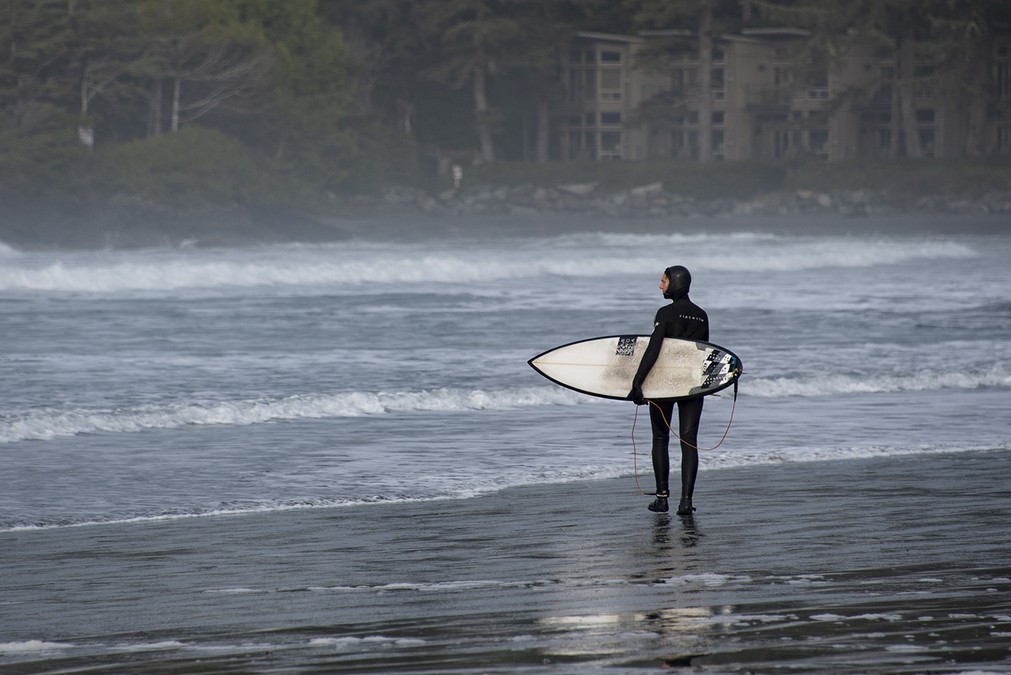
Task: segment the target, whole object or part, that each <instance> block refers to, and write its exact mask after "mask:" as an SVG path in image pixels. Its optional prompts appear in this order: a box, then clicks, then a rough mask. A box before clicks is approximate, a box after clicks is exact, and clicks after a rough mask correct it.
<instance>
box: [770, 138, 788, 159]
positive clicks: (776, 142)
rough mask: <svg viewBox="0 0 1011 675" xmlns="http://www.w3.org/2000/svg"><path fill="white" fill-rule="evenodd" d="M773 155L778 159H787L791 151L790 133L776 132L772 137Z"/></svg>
mask: <svg viewBox="0 0 1011 675" xmlns="http://www.w3.org/2000/svg"><path fill="white" fill-rule="evenodd" d="M772 141H773V148H772V153H773V155H774V156H775V158H776V159H782V158H783V157H786V153H787V151H789V149H790V133H789V132H788V131H774V132H773V135H772Z"/></svg>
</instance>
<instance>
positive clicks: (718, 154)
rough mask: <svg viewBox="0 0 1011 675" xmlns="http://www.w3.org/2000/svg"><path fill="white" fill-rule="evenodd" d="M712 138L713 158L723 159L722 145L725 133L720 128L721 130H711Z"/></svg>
mask: <svg viewBox="0 0 1011 675" xmlns="http://www.w3.org/2000/svg"><path fill="white" fill-rule="evenodd" d="M712 138H713V159H717V160H719V159H723V157H724V154H723V151H724V147H723V146H724V139H725V138H726V135H725V134H724V132H723V130H722V129H721V130H716V131H713V136H712Z"/></svg>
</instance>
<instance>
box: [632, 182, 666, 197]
mask: <svg viewBox="0 0 1011 675" xmlns="http://www.w3.org/2000/svg"><path fill="white" fill-rule="evenodd" d="M662 190H663V183H650V184H649V185H640V186H638V187H634V188H632V189H631V190H630V192H631V193H632V196H633V197H640V198H641V197H645V196H646V195H651V194H655V193H658V192H660V191H662Z"/></svg>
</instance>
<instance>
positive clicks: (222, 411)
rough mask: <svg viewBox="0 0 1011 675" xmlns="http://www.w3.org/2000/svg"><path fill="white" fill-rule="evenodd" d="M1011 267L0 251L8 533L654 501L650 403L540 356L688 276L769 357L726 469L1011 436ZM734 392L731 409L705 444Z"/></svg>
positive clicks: (383, 245)
mask: <svg viewBox="0 0 1011 675" xmlns="http://www.w3.org/2000/svg"><path fill="white" fill-rule="evenodd" d="M883 229H884V228H883ZM1008 261H1011V235H993V234H989V235H975V234H964V235H919V234H918V235H912V234H900V235H895V236H889V235H881V234H874V235H870V234H864V235H832V234H822V235H801V234H797V235H787V234H779V235H773V234H765V233H759V232H755V233H749V232H738V233H727V234H679V233H672V234H664V235H638V234H600V233H586V234H569V235H564V236H545V237H494V238H483V239H482V238H466V237H455V238H441V239H431V240H426V241H414V242H395V243H390V242H375V241H367V240H356V241H350V242H345V243H335V244H330V245H312V246H308V245H281V246H265V247H258V248H244V249H181V250H178V249H177V250H172V249H158V250H140V251H90V252H87V251H81V252H66V251H61V252H21V251H17V250H14V249H12V248H10V247H6V246H0V475H3V476H4V483H5V487H4V490H2V491H0V531H17V530H25V529H35V528H66V527H79V526H91V525H94V524H100V523H110V522H123V521H146V520H152V521H158V520H165V519H184V518H197V517H210V518H214V517H219V516H222V515H224V514H232V513H241V512H250V511H280V510H290V509H315V508H338V507H341V506H344V505H351V504H369V503H389V502H397V501H411V502H415V501H419V500H435V499H466V498H473V497H476V496H480V495H486V494H489V493H493V492H496V491H499V490H501V489H503V488H506V487H511V486H520V485H534V484H544V483H572V482H579V481H586V480H593V479H598V478H606V477H619V476H620V477H628V479H629V482H630V485H631V486H632V487H633V488H634V482H633V479H632V477H633V474H634V473H636V472H638V475H639V483H640V484H641V485H642V486H643V488H644V489H646V490H649V489H650V488H651V487H652V476H651V473H650V468H649V461H648V450H649V448H648V446H649V430H648V421H647V418H646V416H645V415H643V414H640V415H639V416H638V426H637V427H636V431H635V435H634V437H633V434H632V429H633V423H634V422H636V410H635V406H633V405H632V404H631V403H623V402H616V401H605V400H599V399H594V398H591V397H588V396H584V395H581V394H577V393H575V392H572V391H569V390H566V389H563V388H561V387H558V386H556V385H554V384H552V383H550V382H548V381H547V380H545V379H543V378H541V377H540V376H539V375H538V374H537V373H535V372H534V371H533V370H532V369H531V368H530V367H528V366H527V364H526V360H527V359H528V358H530V357H531V356H533V355H535V354H537V353H539V352H542V351H544V350H546V349H548V348H551V347H554V346H557V345H559V344H563V343H566V342H571V341H574V340H578V339H583V338H589V337H594V336H599V335H611V334H618V333H622V334H627V333H636V332H641V333H648V332H649V330H650V329H651V326H652V317H653V314H654V312H655V311H656V309H657V308H658V307H659V306H660V305H661V304H662V302H663V301H662V298H661V296H660V291H659V290H658V289H657V285H658V282H659V276H660V274H661V272H662V270H663V269H664V268H665V267H666V266H668V265H672V264H684V265H686V266H687V267H688V268H689V269H690V270H691V271H692V274H693V277H694V282H693V287H692V293H691V296H692V299H693V300H694V301H695V302H696V303H697V304H699V305H701V306H702V307H703V308H705V309H706V310H707V311H708V313H709V316H710V321H711V339H712V341H713V342H715V343H717V344H719V345H722V346H724V347H727V348H728V349H731V350H732V351H734V352H736V353H737V354H738V355H739V356H741V358H742V360H743V362H744V366H745V375H744V376H743V377H742V379H741V383H740V396H739V399H738V401H737V405H736V408H734V411H733V414H734V416H733V425H732V426H731V428H730V431H729V434H728V435H727V438H726V441H725V442H724V443H723V445H722V446H720V447H719V448H718V449H716V450H714V451H710V452H705V453H702V461H701V471H702V474H701V477H700V481H705V480H707V478H706V473H707V472H710V471H719V470H721V469H726V468H730V467H742V466H749V465H761V464H770V463H795V462H831V461H834V460H840V459H852V458H861V457H878V456H893V455H916V454H920V453H958V452H966V451H973V450H980V449H1011V415H1009V414H1008V411H1009V409H1011V265H1009V264H1008ZM732 403H733V400H732V396H731V395H729V391H727V392H724V395H723V396H722V397H720V398H711V399H709V400H708V402H707V404H706V408H705V412H704V414H703V420H702V431H701V435H700V443H701V444H702V445H703V447H711V446H713V445H716V443H717V442H718V441H719V439H720V437H721V436H722V434H723V432H724V430H725V429H726V427H727V424H728V421H729V420H730V415H731V408H732ZM633 443H634V444H635V445H636V446H637V448H638V455H636V456H633ZM675 457H676V453H675ZM675 470H676V469H675Z"/></svg>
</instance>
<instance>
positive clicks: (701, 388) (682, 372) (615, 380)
mask: <svg viewBox="0 0 1011 675" xmlns="http://www.w3.org/2000/svg"><path fill="white" fill-rule="evenodd" d="M648 344H649V336H648V335H612V336H609V337H599V338H593V339H590V340H580V341H578V342H572V343H569V344H567V345H562V346H561V347H556V348H554V349H549V350H548V351H546V352H544V353H542V354H538V355H537V356H535V357H533V358H532V359H530V360H529V361H527V363H529V364H530V366H531V367H532V368H533V369H534V370H536V371H537V372H538V373H540V374H541V375H543V376H544V377H546V378H548V379H549V380H551V381H552V382H555V383H556V384H560V385H562V386H563V387H568V388H569V389H575V390H576V391H579V392H582V393H584V394H590V395H591V396H600V397H602V398H613V399H622V400H627V398H628V393H629V391H631V389H632V378H634V377H635V373H636V371H637V370H638V369H639V362H640V361H642V355H643V354H644V353H645V352H646V345H648ZM740 375H741V360H740V359H739V358H738V357H737V355H735V354H734V353H732V352H730V351H729V350H726V349H724V348H723V347H719V346H717V345H714V344H712V343H710V342H702V341H700V340H679V339H676V338H664V341H663V345H662V346H661V348H660V355H659V356H658V357H657V360H656V363H655V364H654V365H653V368H652V369H650V371H649V375H647V377H646V380H645V381H644V382H643V383H642V395H643V396H644V397H645V398H648V399H653V400H661V399H666V400H680V399H686V398H694V397H696V396H706V395H708V394H715V393H716V392H718V391H721V390H723V389H726V388H727V387H729V386H730V385H732V384H734V383H735V382H736V381H737V378H738V377H740Z"/></svg>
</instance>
